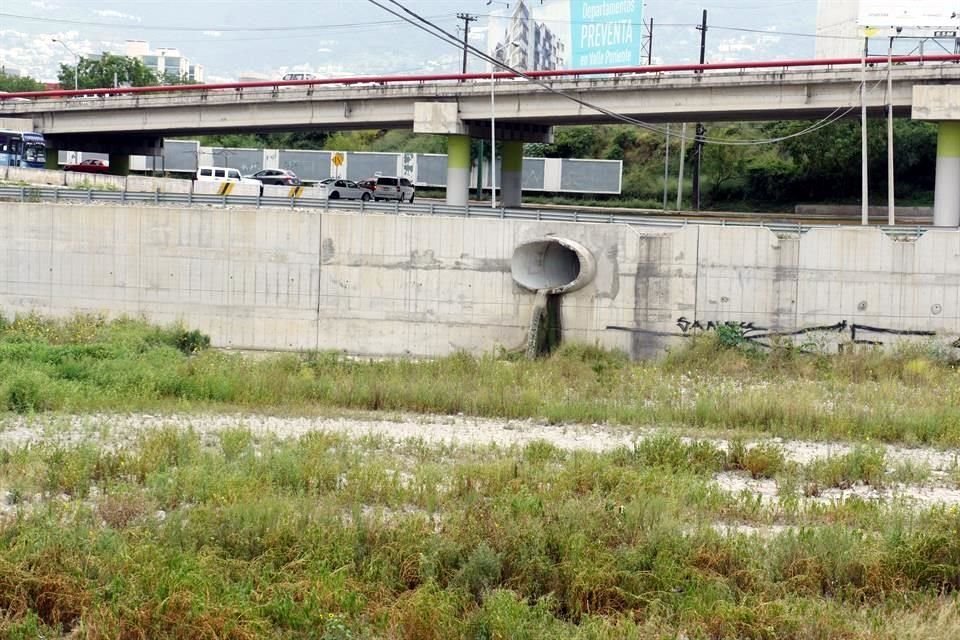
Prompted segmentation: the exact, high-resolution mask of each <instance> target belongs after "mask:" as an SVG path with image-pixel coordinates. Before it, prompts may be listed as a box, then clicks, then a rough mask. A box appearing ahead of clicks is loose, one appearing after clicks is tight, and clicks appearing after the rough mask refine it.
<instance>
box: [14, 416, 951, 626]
mask: <svg viewBox="0 0 960 640" xmlns="http://www.w3.org/2000/svg"><path fill="white" fill-rule="evenodd" d="M385 444H386V443H383V442H376V441H366V442H361V441H351V440H349V439H347V438H345V437H342V436H337V435H332V434H326V433H314V434H310V435H306V436H304V437H302V438H300V439H298V440H295V441H285V440H278V439H276V438H273V437H260V438H258V437H256V436H254V435H253V434H251V433H249V432H247V431H244V430H240V429H233V430H228V431H225V432H223V433H222V434H220V438H219V442H218V443H211V442H210V441H209V440H205V439H203V438H201V436H200V435H199V434H197V433H193V432H190V431H185V432H184V431H179V432H178V431H174V430H172V429H159V430H156V431H150V432H146V433H143V434H141V436H140V437H139V439H138V441H137V442H136V443H135V444H134V445H133V446H131V447H129V448H124V449H104V448H98V447H94V446H91V445H90V444H87V443H85V442H78V443H76V444H73V445H69V446H41V447H26V446H25V447H22V448H17V449H13V450H10V451H8V452H7V455H5V456H4V457H3V460H2V461H0V483H2V484H7V485H8V484H10V483H12V482H14V481H16V482H19V483H20V485H21V489H22V492H23V494H24V495H26V496H33V497H31V498H28V499H26V500H24V501H23V502H22V503H20V504H19V505H17V508H16V513H15V515H14V516H8V517H6V518H5V519H0V611H2V615H0V635H2V636H3V637H24V638H26V637H40V636H41V635H44V636H46V637H51V636H53V637H56V636H57V634H60V635H64V634H66V633H68V632H72V633H73V634H74V635H73V636H72V637H80V638H143V637H148V638H263V637H276V638H314V637H318V638H374V637H376V638H383V637H387V638H497V637H500V638H508V637H509V638H545V637H550V638H625V637H627V638H629V637H634V638H648V637H663V638H675V637H680V636H681V634H683V635H686V637H688V638H731V639H732V638H771V639H772V638H777V639H780V638H786V639H793V638H795V639H800V638H811V637H816V638H867V637H870V638H874V637H879V638H884V637H886V638H894V637H897V636H895V635H891V634H888V633H884V626H885V625H886V624H887V623H895V622H897V621H899V620H901V619H907V620H909V619H915V617H916V616H917V615H919V614H920V613H921V612H924V611H928V610H932V609H936V608H937V607H938V606H942V605H943V604H945V603H953V604H956V598H957V596H956V593H957V589H958V588H960V513H958V512H957V511H956V510H955V509H934V510H930V511H926V512H910V511H897V510H896V509H895V508H891V507H884V506H881V505H869V504H865V503H855V502H852V503H851V504H840V503H836V504H832V505H827V506H822V507H821V509H822V510H821V511H811V512H810V513H809V514H799V515H797V514H794V515H795V517H797V518H799V521H798V525H799V527H798V528H797V529H795V530H788V531H786V532H784V533H782V534H779V535H775V536H770V537H767V538H764V537H758V536H747V535H721V534H718V533H717V532H716V531H715V530H714V528H713V526H712V525H713V523H714V522H716V521H718V520H724V519H729V518H731V517H733V518H735V519H736V520H740V521H742V520H747V521H750V515H749V510H748V506H747V503H746V501H745V498H744V497H741V496H733V495H728V494H724V493H722V492H719V491H717V490H716V489H715V488H712V484H711V482H710V479H711V477H712V474H713V473H714V472H715V471H717V470H719V469H721V468H724V467H725V465H727V464H728V463H729V460H728V454H724V453H723V452H720V451H718V450H716V449H715V448H713V447H712V446H711V445H709V444H707V443H702V442H692V443H684V442H680V441H678V440H676V439H675V438H669V437H666V438H659V439H652V440H650V441H647V442H644V443H642V444H638V445H637V446H636V447H633V448H625V449H621V450H618V451H613V452H610V453H605V454H595V453H585V452H566V451H563V450H560V449H556V448H554V447H552V446H551V445H548V444H546V443H533V444H531V445H529V446H527V447H525V448H522V449H521V448H514V449H497V450H491V449H477V450H450V449H440V448H431V447H424V445H422V444H416V443H408V444H403V443H395V444H394V445H393V446H384V445H385ZM67 461H73V462H70V463H68V464H65V463H66V462H67ZM399 472H403V473H402V474H400V473H399ZM38 494H39V496H38ZM755 516H756V517H757V518H762V517H764V516H763V514H759V513H757V514H755ZM941 624H942V626H941V627H940V628H941V629H942V630H944V631H945V632H947V633H954V634H955V633H958V632H960V627H958V626H957V624H956V620H955V619H953V622H949V621H948V619H946V618H945V619H944V621H943V622H942V623H941ZM894 628H897V627H894ZM900 628H902V624H901V625H900ZM31 634H32V635H31Z"/></svg>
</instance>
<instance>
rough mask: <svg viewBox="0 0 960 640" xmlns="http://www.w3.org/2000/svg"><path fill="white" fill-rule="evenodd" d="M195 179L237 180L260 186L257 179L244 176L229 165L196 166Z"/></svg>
mask: <svg viewBox="0 0 960 640" xmlns="http://www.w3.org/2000/svg"><path fill="white" fill-rule="evenodd" d="M196 180H197V181H198V182H239V183H240V184H250V185H253V184H255V185H257V186H261V183H260V181H259V180H254V179H252V178H246V177H244V176H243V175H241V173H240V172H239V171H238V170H237V169H231V168H229V167H198V168H197V177H196Z"/></svg>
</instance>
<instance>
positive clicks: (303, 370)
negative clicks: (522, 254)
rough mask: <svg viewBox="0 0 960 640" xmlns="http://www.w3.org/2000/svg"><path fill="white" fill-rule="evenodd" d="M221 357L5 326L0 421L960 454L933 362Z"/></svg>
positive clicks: (925, 353) (201, 347)
mask: <svg viewBox="0 0 960 640" xmlns="http://www.w3.org/2000/svg"><path fill="white" fill-rule="evenodd" d="M208 344H209V341H208V339H207V338H206V337H205V336H203V335H202V334H199V333H197V332H195V331H188V330H187V329H185V328H182V327H170V328H158V327H153V326H150V325H147V324H145V323H143V322H140V321H136V320H129V319H127V320H118V321H112V322H107V321H105V320H103V319H102V318H97V317H88V316H78V317H75V318H72V319H70V320H66V321H53V320H45V319H41V318H38V317H35V316H26V317H21V318H17V319H16V320H15V321H13V322H0V409H6V410H8V411H14V412H19V413H30V412H38V411H52V410H55V411H72V412H77V411H92V410H134V409H151V410H152V409H161V410H162V409H168V410H191V409H205V408H212V407H220V408H227V407H239V408H247V409H271V410H276V409H278V408H282V409H284V410H287V411H294V412H310V411H316V410H320V409H330V408H340V409H359V410H374V411H377V410H389V411H410V412H423V413H442V414H456V413H465V414H470V415H477V416H491V417H502V418H539V419H545V420H548V421H551V422H557V423H562V422H609V423H619V424H624V425H651V424H657V425H662V424H666V425H683V426H685V427H690V428H701V429H709V430H724V431H725V430H740V431H746V432H761V433H773V434H778V435H784V436H797V437H814V438H833V439H849V440H867V441H879V442H906V443H910V444H921V443H922V444H933V445H938V446H943V447H949V446H960V402H957V401H956V400H957V398H960V375H958V373H957V370H956V368H955V367H954V365H953V364H952V363H951V362H950V361H949V360H948V359H947V358H945V357H943V354H941V353H939V352H936V351H934V350H922V349H916V348H915V349H913V350H901V351H895V352H893V353H883V352H879V351H876V350H856V351H848V352H846V353H843V354H840V355H838V356H824V355H807V354H802V353H799V352H797V351H795V350H789V349H775V350H774V352H773V353H771V354H759V353H756V352H753V351H744V350H740V349H735V348H727V347H725V346H724V345H723V344H721V343H719V342H718V341H717V340H715V339H710V338H709V337H707V338H703V339H698V340H696V341H693V343H692V344H691V345H690V346H689V347H687V348H685V349H681V350H678V351H675V352H672V353H671V354H669V356H668V357H667V358H666V359H665V360H663V361H661V362H644V363H631V362H629V361H628V360H627V359H626V358H625V357H624V356H623V355H622V354H618V353H614V352H608V351H604V350H602V349H597V348H594V347H588V346H584V345H564V346H563V347H561V348H560V349H559V350H558V352H556V353H555V354H554V355H553V356H551V357H550V358H546V359H543V360H537V361H527V360H519V359H515V358H510V357H500V356H496V355H488V356H482V357H473V356H470V355H467V354H464V353H457V354H454V355H451V356H448V357H445V358H439V359H435V360H425V361H410V360H390V361H365V360H358V359H351V358H347V357H345V356H343V355H342V354H338V353H331V352H325V353H308V354H301V355H292V354H287V355H277V356H273V357H267V358H250V357H245V356H242V355H237V354H228V353H224V352H219V351H215V350H211V349H208V348H206V347H207V345H208Z"/></svg>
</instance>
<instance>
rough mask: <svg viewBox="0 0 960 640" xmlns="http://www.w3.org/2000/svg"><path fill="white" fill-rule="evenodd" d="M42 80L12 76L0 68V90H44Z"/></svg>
mask: <svg viewBox="0 0 960 640" xmlns="http://www.w3.org/2000/svg"><path fill="white" fill-rule="evenodd" d="M43 89H44V86H43V83H42V82H37V81H36V80H34V79H33V78H29V77H26V76H12V75H9V74H7V73H4V72H3V71H2V70H0V91H6V92H9V93H13V92H16V91H43Z"/></svg>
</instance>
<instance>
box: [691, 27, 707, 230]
mask: <svg viewBox="0 0 960 640" xmlns="http://www.w3.org/2000/svg"><path fill="white" fill-rule="evenodd" d="M697 30H698V31H699V32H700V64H703V63H704V61H705V60H706V57H707V10H706V9H704V10H703V22H702V23H701V25H700V26H699V27H697ZM699 73H703V71H702V70H701V71H699ZM706 133H707V129H706V127H704V126H703V123H702V122H698V123H697V130H696V133H695V134H694V138H693V139H694V145H693V208H694V210H695V211H700V162H701V160H702V159H703V136H704V135H706Z"/></svg>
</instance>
